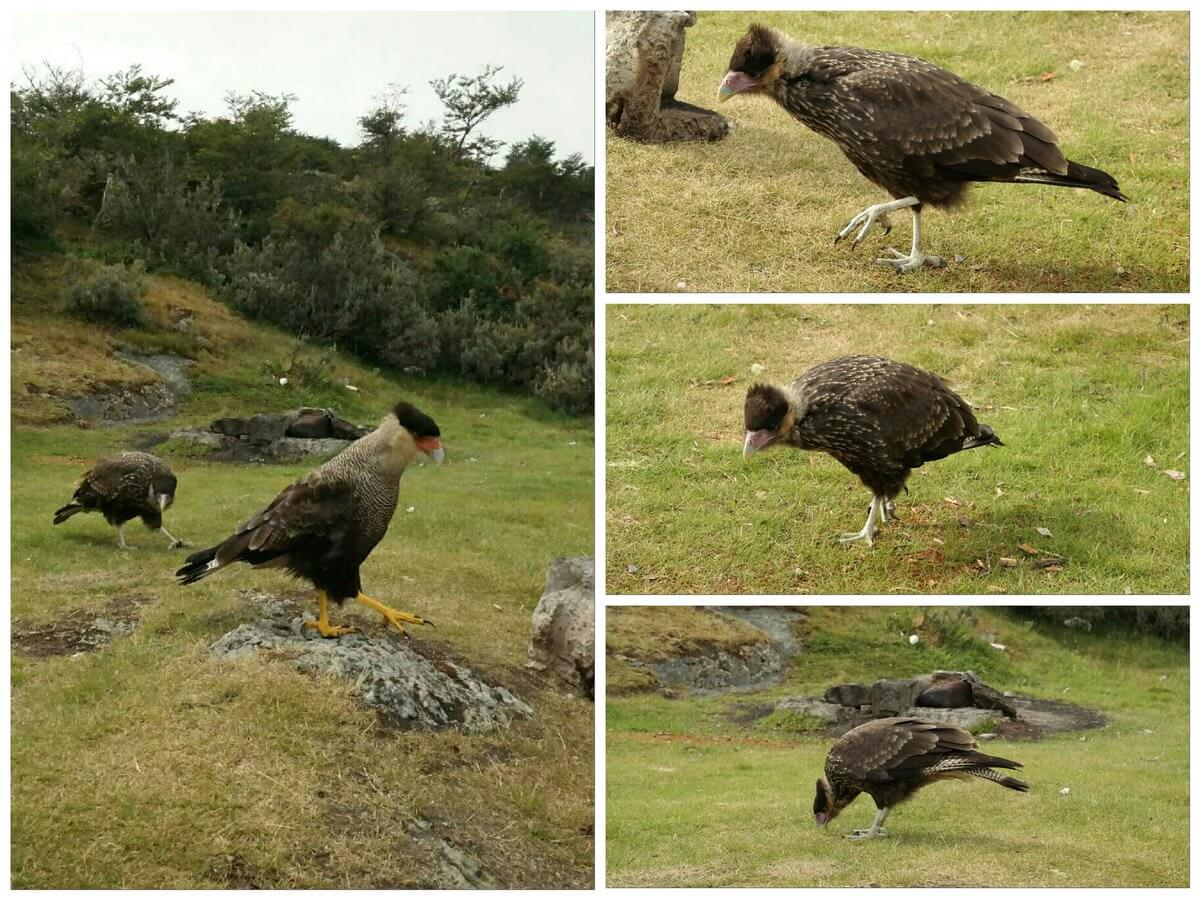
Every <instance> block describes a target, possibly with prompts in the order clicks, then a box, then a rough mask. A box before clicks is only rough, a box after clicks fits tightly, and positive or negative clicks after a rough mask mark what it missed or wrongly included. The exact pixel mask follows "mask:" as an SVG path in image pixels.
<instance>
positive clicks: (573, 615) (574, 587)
mask: <svg viewBox="0 0 1200 900" xmlns="http://www.w3.org/2000/svg"><path fill="white" fill-rule="evenodd" d="M526 665H527V666H529V667H530V668H531V669H536V670H537V671H539V672H546V671H548V672H551V673H553V674H554V675H556V676H558V677H559V678H561V679H562V680H564V681H566V682H567V683H568V684H570V685H572V686H573V687H575V688H578V689H579V690H580V691H582V692H583V693H584V694H585V695H586V696H587V697H589V698H594V697H595V670H596V561H595V560H594V559H592V558H591V557H586V556H576V557H560V558H559V559H556V560H554V562H552V563H551V564H550V569H549V571H548V572H547V573H546V589H545V590H544V591H543V592H542V597H541V599H540V600H539V601H538V605H537V608H536V609H535V610H534V611H533V628H532V633H531V634H530V639H529V662H528V663H526Z"/></svg>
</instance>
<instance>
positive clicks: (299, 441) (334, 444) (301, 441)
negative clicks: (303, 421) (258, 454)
mask: <svg viewBox="0 0 1200 900" xmlns="http://www.w3.org/2000/svg"><path fill="white" fill-rule="evenodd" d="M350 443H351V442H350V441H343V440H339V439H338V438H315V439H311V440H310V439H308V438H296V437H281V438H277V439H276V440H273V441H271V442H270V443H269V444H267V445H266V446H265V447H263V448H262V450H263V452H264V453H265V454H266V455H267V456H268V457H269V458H271V459H277V460H280V461H290V460H297V459H303V458H304V457H306V456H333V455H334V454H336V453H341V452H342V451H343V450H345V449H346V448H347V447H349V446H350Z"/></svg>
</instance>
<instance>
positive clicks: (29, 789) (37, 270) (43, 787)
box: [12, 257, 593, 888]
mask: <svg viewBox="0 0 1200 900" xmlns="http://www.w3.org/2000/svg"><path fill="white" fill-rule="evenodd" d="M60 269H61V260H58V259H54V258H46V257H42V258H37V259H26V260H24V261H22V262H20V263H19V265H18V267H17V274H16V279H15V280H16V286H15V295H16V296H15V298H14V307H13V309H14V314H13V319H14V321H13V335H14V336H13V341H14V355H13V360H14V363H13V368H14V372H13V386H14V387H13V398H12V399H13V408H14V421H15V427H14V429H13V452H12V472H13V479H12V483H13V498H12V527H13V531H12V533H13V545H12V560H13V584H12V596H13V609H12V614H13V618H14V620H15V622H16V623H17V624H16V627H17V628H18V630H28V629H30V628H34V627H42V626H46V625H48V624H49V623H52V622H55V621H60V620H63V619H64V618H68V617H71V616H80V615H85V614H91V615H95V614H98V613H100V612H101V611H103V610H104V609H105V608H106V607H107V606H108V605H109V604H110V603H113V602H114V601H120V600H123V599H128V598H137V599H138V600H142V601H146V602H145V605H144V606H143V607H142V621H141V624H140V626H139V627H138V628H137V630H136V631H135V632H134V633H133V635H131V636H129V637H126V638H119V639H117V640H115V641H114V642H113V643H112V644H111V645H110V646H109V647H108V648H107V649H104V650H102V651H99V652H95V653H90V654H86V655H82V656H76V657H72V656H54V657H46V658H35V657H30V656H26V655H22V654H21V653H17V652H14V655H13V713H12V726H13V727H12V759H13V799H12V821H13V846H12V871H13V881H14V884H15V885H17V886H21V887H84V886H86V887H126V888H135V887H140V888H151V887H173V888H185V887H200V888H220V887H233V886H239V887H246V886H256V887H269V888H288V887H310V888H311V887H326V888H333V887H338V888H356V887H357V888H366V887H383V886H430V887H432V886H437V885H439V884H441V883H442V882H441V880H440V879H441V876H440V875H439V871H440V866H441V862H440V861H439V860H438V858H437V857H436V856H435V855H434V854H433V853H432V852H431V851H430V850H429V849H427V848H426V847H425V846H424V845H422V844H420V843H417V842H415V841H414V840H413V838H412V837H411V836H410V835H409V834H408V833H407V832H406V830H405V824H406V823H408V822H410V821H411V820H412V819H414V818H416V817H420V818H423V819H425V820H427V821H429V822H431V823H432V825H433V828H434V830H435V831H436V832H437V833H438V834H439V835H440V836H441V837H443V838H445V839H446V840H448V841H449V842H450V843H451V844H453V845H455V846H456V847H458V848H460V849H461V850H463V851H464V852H467V853H469V854H471V855H473V856H475V857H476V858H478V860H479V861H480V864H481V865H482V867H483V869H484V870H485V871H486V872H487V873H488V874H489V875H490V876H491V877H492V878H495V879H497V880H498V881H500V882H501V883H503V884H505V885H507V886H512V887H515V886H525V887H547V886H563V887H566V886H571V887H585V886H588V885H590V884H591V880H592V879H591V860H592V852H593V849H592V836H591V831H592V754H593V751H592V725H591V722H592V707H591V704H589V703H586V702H585V701H583V700H580V699H575V698H572V697H567V696H564V695H563V694H561V693H560V692H558V691H557V690H555V689H554V688H553V687H552V686H550V685H548V684H545V683H543V682H542V681H540V680H539V679H537V678H533V677H531V676H530V675H528V674H527V673H526V672H525V670H524V669H523V664H524V660H525V653H526V649H527V647H528V640H529V625H530V616H531V613H532V610H533V607H534V605H535V604H536V602H537V599H538V596H539V594H540V593H541V589H542V586H543V581H544V576H545V570H546V566H547V565H548V563H549V561H550V560H551V559H552V558H553V557H555V556H559V555H579V554H590V553H591V548H592V521H593V512H592V503H593V495H592V465H593V464H592V432H591V427H590V422H589V421H587V420H582V419H570V418H566V417H562V416H558V415H555V414H551V413H548V412H547V411H546V409H545V406H544V405H543V404H541V403H539V402H537V401H534V400H527V399H525V398H521V397H516V396H512V395H508V394H502V393H498V392H490V391H487V390H483V389H479V388H476V387H470V386H466V385H463V384H457V383H453V382H430V381H425V380H417V379H396V378H393V377H391V376H389V375H387V374H382V373H379V372H373V371H369V370H366V369H364V368H362V367H361V366H359V365H358V364H357V363H356V362H355V361H354V360H352V359H350V358H347V357H341V356H335V357H334V358H333V360H332V362H331V364H330V366H315V365H314V367H313V371H314V373H315V374H313V375H312V377H311V378H309V379H306V378H305V377H300V376H297V377H293V378H292V379H291V382H290V383H289V385H288V386H287V387H286V388H281V387H280V386H279V385H278V381H277V375H278V372H279V371H280V367H281V366H286V365H287V363H288V360H289V358H290V357H291V356H292V354H293V350H294V347H295V341H294V339H292V338H290V337H288V336H285V335H282V334H280V333H278V332H274V331H271V330H269V329H263V328H258V327H251V326H249V325H247V324H246V323H245V322H243V321H241V320H240V319H238V318H237V317H236V316H234V315H233V314H231V313H230V312H229V311H228V310H227V309H226V308H225V307H223V306H221V305H219V304H217V303H215V302H214V301H212V300H211V299H210V298H209V297H207V296H206V295H205V294H204V293H203V292H201V291H199V290H197V289H196V288H195V287H194V286H192V285H190V284H188V283H185V282H181V281H178V280H175V279H170V278H160V277H149V278H147V286H148V294H147V298H146V304H147V307H148V309H149V311H150V313H151V315H152V317H153V318H154V321H155V323H156V325H155V326H154V327H152V328H151V329H149V330H148V331H147V332H137V333H133V334H119V333H111V332H107V331H104V330H102V329H96V328H93V327H91V326H83V325H80V324H77V323H75V322H73V321H71V320H69V319H66V318H63V317H62V316H60V315H59V314H58V313H57V311H56V308H55V303H56V302H57V300H56V296H57V294H56V291H55V290H54V287H55V284H56V280H57V278H58V273H59V271H60ZM180 310H183V311H185V312H187V313H190V314H191V315H192V316H193V319H194V324H193V327H192V329H191V330H190V331H189V332H188V333H187V334H185V335H181V334H179V333H178V332H175V331H173V330H172V329H171V328H170V324H171V322H172V321H174V320H175V319H177V318H178V317H179V311H180ZM120 345H130V346H133V345H136V346H137V347H138V348H140V349H148V348H151V347H161V348H163V349H171V350H174V351H175V352H179V353H183V354H186V355H189V356H192V357H193V358H194V359H195V360H196V363H197V364H196V366H195V368H194V369H193V370H192V375H193V381H194V384H195V386H196V389H197V390H196V393H194V394H193V395H192V396H191V397H190V398H188V399H187V400H186V401H185V402H184V404H183V406H182V407H181V409H180V411H179V413H178V414H177V415H176V416H174V417H173V418H172V419H171V420H169V421H167V422H159V423H154V424H153V425H146V426H141V427H136V426H115V427H110V428H96V429H87V430H85V429H80V428H79V427H77V426H76V425H74V424H69V423H67V422H66V421H65V419H66V417H67V411H66V408H65V406H64V404H63V398H65V397H69V396H73V395H76V394H78V393H80V392H83V391H86V390H89V389H93V388H96V387H99V386H103V385H104V384H106V383H110V382H116V383H125V382H127V381H128V380H129V371H130V370H128V369H127V368H126V367H125V366H124V365H123V364H121V363H119V362H114V361H113V360H112V359H111V352H112V350H113V349H114V348H115V347H117V346H120ZM316 355H317V354H316V353H315V352H313V351H305V352H302V353H301V358H302V359H303V358H315V357H316ZM343 381H349V382H350V383H351V384H353V385H354V386H356V387H357V388H358V389H359V390H358V392H357V393H356V392H352V391H349V390H347V389H346V388H345V387H344V386H342V382H343ZM400 397H404V398H408V399H410V400H412V401H413V402H415V403H416V404H417V405H418V406H419V407H420V408H422V409H423V410H426V411H427V412H429V413H431V414H432V415H433V416H434V417H435V418H436V419H437V421H438V423H439V425H440V426H441V428H442V432H443V435H444V440H445V446H446V462H445V463H444V464H443V465H442V466H432V465H425V466H421V467H419V468H415V469H413V470H411V471H409V472H408V473H407V474H406V475H405V477H404V479H403V481H402V483H401V488H400V492H401V498H400V508H399V510H398V512H397V514H396V519H395V521H394V522H393V525H392V528H391V530H390V531H389V534H388V536H387V537H386V538H385V539H384V541H383V543H382V544H380V546H379V547H378V548H377V549H376V551H375V553H374V554H373V555H372V556H371V558H370V560H369V561H368V562H367V564H366V565H365V566H364V569H363V577H364V581H365V583H366V585H367V586H368V589H369V590H370V592H371V593H372V594H374V595H375V596H377V597H379V598H381V599H383V600H384V601H385V602H390V603H392V604H393V605H395V606H396V607H398V608H402V609H409V610H413V611H419V612H421V613H422V614H427V615H428V616H429V617H430V618H432V619H433V620H434V621H435V622H436V623H437V628H436V630H432V629H421V630H420V631H415V632H414V634H413V638H414V640H416V641H417V642H419V644H423V645H427V646H431V647H433V648H436V649H437V650H439V651H441V652H443V653H445V654H446V655H448V656H449V657H451V658H452V659H455V660H459V661H462V662H465V663H466V664H467V665H469V666H471V667H472V668H475V669H476V670H477V671H482V672H484V673H486V674H487V675H488V676H490V677H491V679H492V680H493V681H496V682H499V683H501V684H504V685H506V686H508V687H510V688H511V689H512V690H514V691H515V692H516V693H517V694H518V695H520V696H522V697H524V698H525V699H527V700H528V701H530V702H531V704H532V705H533V706H534V708H535V710H536V716H535V718H533V719H532V720H531V721H528V722H522V723H519V724H517V725H515V726H513V727H512V728H511V729H509V730H507V731H504V732H498V733H493V734H491V735H486V736H478V737H472V736H464V735H460V734H455V733H442V734H415V733H414V734H396V733H391V732H386V731H384V730H381V729H380V728H379V727H377V725H376V723H375V718H374V714H373V713H370V712H367V711H365V710H364V709H362V708H360V707H359V706H358V705H357V703H356V702H355V700H354V698H353V696H352V694H351V691H350V689H349V687H348V686H347V685H346V684H344V683H342V682H334V681H322V680H316V679H313V678H311V677H308V676H303V675H300V674H297V673H296V672H295V671H294V670H292V669H291V668H290V667H289V666H288V665H287V664H285V663H277V662H272V661H270V660H268V659H264V658H256V659H252V660H247V661H244V662H238V663H235V664H231V663H228V662H215V661H211V660H209V658H208V647H209V646H210V645H211V643H212V642H213V641H214V640H216V638H218V637H219V636H220V635H222V634H224V633H225V632H226V631H228V630H230V629H232V628H233V627H235V626H236V625H238V624H239V623H240V622H244V621H251V620H252V619H253V618H254V617H256V613H255V611H254V610H253V609H252V608H250V607H249V606H248V605H247V604H246V603H245V602H244V601H242V599H241V598H240V594H239V592H240V591H242V590H244V589H247V588H260V589H262V590H265V591H272V592H277V593H278V592H293V591H295V590H296V589H297V587H296V585H295V584H294V583H293V582H291V581H290V580H289V579H287V578H286V577H284V576H282V575H280V574H277V573H272V572H269V571H258V572H255V571H252V570H249V569H245V568H239V569H237V570H233V571H229V572H227V573H223V577H218V578H213V579H211V580H209V581H205V582H203V583H201V584H198V585H195V586H192V587H189V588H186V589H184V588H179V587H177V586H175V584H174V582H173V579H172V577H171V575H172V572H173V571H174V569H175V568H177V566H178V565H179V564H180V562H181V561H182V558H183V553H182V552H181V551H168V550H166V549H165V548H164V546H163V545H164V544H165V541H163V540H162V539H161V537H160V536H159V535H154V534H150V533H148V532H146V531H145V530H143V529H142V528H141V527H140V525H139V524H137V523H131V526H130V527H129V528H128V529H127V536H128V538H129V540H130V542H131V543H132V544H134V545H135V546H136V548H137V549H136V550H135V551H133V552H129V553H121V552H119V551H118V550H117V549H116V532H115V530H114V529H111V528H109V527H108V526H106V525H105V524H104V522H103V521H102V519H100V518H99V517H98V516H80V517H76V518H75V519H72V520H71V521H70V522H69V523H66V524H65V525H63V526H59V527H53V526H52V525H51V524H50V517H51V514H52V512H53V510H54V509H55V508H56V507H57V506H59V505H61V504H62V503H64V502H65V501H66V500H67V499H68V498H69V497H70V494H71V489H72V485H73V483H74V481H75V479H76V478H77V477H78V476H79V475H80V474H81V473H82V472H83V471H84V470H85V469H86V468H87V466H88V465H89V464H90V463H91V462H92V461H93V460H94V459H95V458H97V457H99V456H101V455H104V454H106V453H110V452H112V451H115V450H119V449H123V448H127V447H129V446H130V445H131V444H132V443H133V442H134V441H135V439H136V438H137V437H138V435H140V434H143V433H145V432H149V431H166V430H169V429H170V428H173V427H178V426H181V425H184V424H198V423H205V422H207V421H208V420H210V419H211V418H213V417H215V416H217V415H219V414H220V415H244V414H250V413H255V412H262V411H274V410H283V409H287V408H291V407H295V406H297V405H300V404H316V405H330V406H334V407H335V408H336V409H337V410H338V411H339V412H341V413H343V414H344V415H346V416H347V417H348V418H350V419H352V420H356V421H363V422H370V423H373V422H374V421H375V420H377V419H378V418H379V417H380V416H381V415H382V413H383V412H384V411H385V410H386V409H387V408H388V407H389V406H390V405H392V404H393V403H394V402H395V400H396V399H398V398H400ZM164 456H165V458H166V459H167V460H168V462H170V463H171V465H172V466H173V468H174V470H175V472H176V473H177V475H178V476H179V478H180V487H179V492H178V496H177V499H176V503H175V505H174V506H173V507H172V508H171V509H170V510H168V512H167V516H166V524H167V527H168V528H169V529H170V530H171V531H172V532H173V533H174V534H175V535H176V536H179V537H182V538H184V539H186V540H188V541H191V542H193V543H194V544H195V545H197V546H204V545H207V544H209V543H212V542H215V541H217V540H219V539H220V538H222V537H223V536H224V535H225V534H227V533H228V531H229V529H231V528H232V527H233V526H235V525H236V524H237V523H238V522H240V521H243V520H244V519H245V518H246V517H247V516H249V515H250V514H252V513H253V512H254V511H255V510H257V509H258V508H260V507H261V506H262V505H263V504H264V503H266V502H267V501H269V500H270V499H271V498H272V497H273V496H274V495H275V494H276V492H278V490H280V489H281V488H282V487H283V486H285V485H286V484H287V483H288V482H289V481H290V480H292V479H294V478H295V477H297V476H298V475H300V474H301V473H303V472H304V471H306V470H307V469H308V468H310V467H311V464H302V465H286V466H284V465H265V466H264V465H228V464H219V463H213V462H211V461H206V460H205V459H204V458H203V457H199V458H196V457H189V456H183V455H180V454H178V453H172V452H169V449H168V451H167V452H164ZM335 618H337V616H336V615H335ZM339 620H340V621H348V622H351V623H353V624H356V625H358V626H360V627H362V628H365V629H367V630H377V629H379V628H380V620H379V617H378V616H376V615H373V614H368V613H367V611H366V610H365V609H363V608H361V607H358V608H352V607H349V606H348V607H347V608H346V609H345V610H344V611H343V612H342V613H341V614H340V619H339Z"/></svg>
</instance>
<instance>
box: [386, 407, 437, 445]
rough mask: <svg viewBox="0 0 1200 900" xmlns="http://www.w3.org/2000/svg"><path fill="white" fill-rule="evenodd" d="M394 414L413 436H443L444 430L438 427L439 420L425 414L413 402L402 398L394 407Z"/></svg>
mask: <svg viewBox="0 0 1200 900" xmlns="http://www.w3.org/2000/svg"><path fill="white" fill-rule="evenodd" d="M392 415H394V416H395V417H396V419H397V420H398V421H399V422H400V424H401V425H403V426H404V427H405V428H407V429H408V431H409V433H410V434H412V436H413V437H418V438H423V437H441V436H442V432H441V431H440V430H439V429H438V427H437V422H435V421H433V419H431V418H429V416H427V415H425V413H423V412H421V411H420V410H419V409H417V408H416V407H415V406H413V405H412V404H411V403H406V402H405V401H403V400H401V401H400V402H399V403H397V404H396V405H395V407H394V408H393V409H392Z"/></svg>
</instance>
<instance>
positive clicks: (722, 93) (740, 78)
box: [717, 72, 758, 103]
mask: <svg viewBox="0 0 1200 900" xmlns="http://www.w3.org/2000/svg"><path fill="white" fill-rule="evenodd" d="M756 84H758V79H757V78H751V77H750V76H749V75H747V74H746V73H745V72H727V73H726V74H725V80H724V81H722V82H721V87H720V88H719V89H718V90H717V102H718V103H724V102H725V101H726V100H728V99H729V98H730V97H732V96H733V95H734V94H740V93H741V92H742V91H747V90H749V89H750V88H752V87H754V86H755V85H756Z"/></svg>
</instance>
